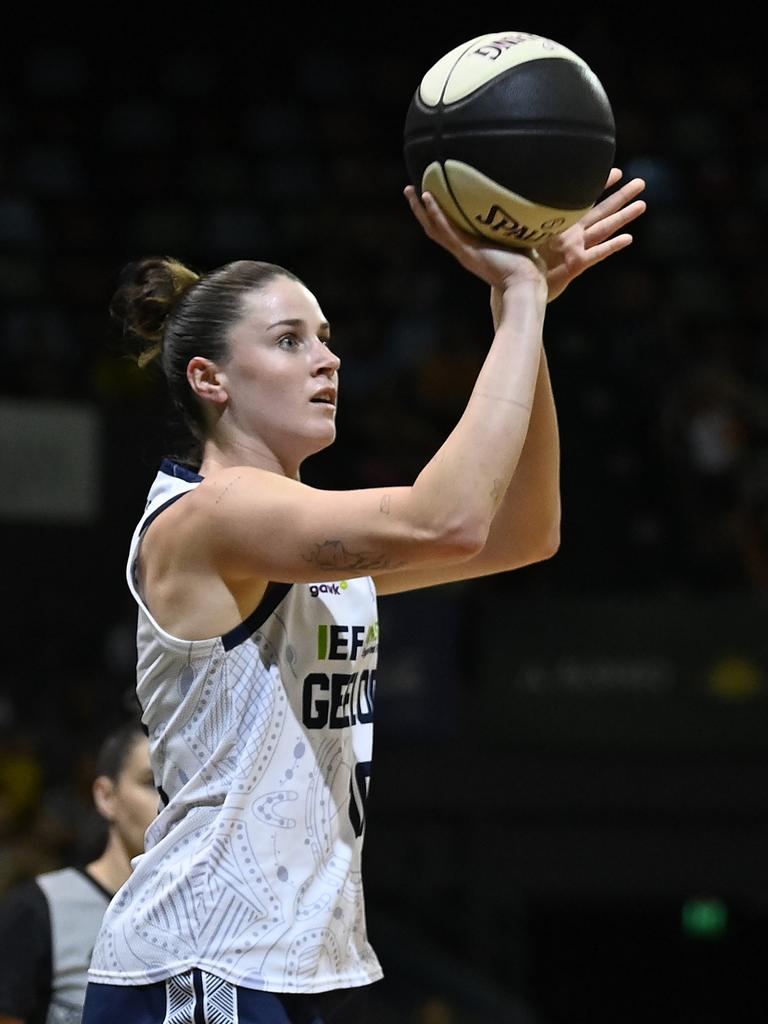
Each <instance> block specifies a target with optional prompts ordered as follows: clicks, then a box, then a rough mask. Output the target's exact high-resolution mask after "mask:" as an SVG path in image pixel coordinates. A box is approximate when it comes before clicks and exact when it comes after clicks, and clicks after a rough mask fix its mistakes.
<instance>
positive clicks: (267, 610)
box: [221, 583, 293, 651]
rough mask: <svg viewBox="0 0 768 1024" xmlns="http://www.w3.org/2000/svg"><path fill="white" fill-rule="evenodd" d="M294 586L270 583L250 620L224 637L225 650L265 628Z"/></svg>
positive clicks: (249, 617) (246, 620)
mask: <svg viewBox="0 0 768 1024" xmlns="http://www.w3.org/2000/svg"><path fill="white" fill-rule="evenodd" d="M292 586H293V584H292V583H268V584H267V589H266V591H265V593H264V597H263V598H262V600H261V601H260V602H259V604H258V606H257V607H256V608H254V610H253V611H252V612H251V614H250V615H249V616H248V618H247V619H245V621H243V622H241V623H240V625H239V626H235V628H234V629H230V631H229V632H228V633H225V634H224V635H223V636H222V638H221V642H222V644H223V645H224V650H225V651H231V650H232V649H233V648H234V647H237V646H238V645H239V644H241V643H242V642H243V641H244V640H247V639H248V637H249V636H251V634H253V633H255V632H256V630H257V629H258V628H259V626H263V625H264V623H265V622H266V621H267V619H268V618H269V616H270V615H271V614H272V612H273V611H274V610H275V608H277V606H278V605H279V604H280V602H281V601H282V600H283V598H284V597H285V595H286V594H287V593H288V591H289V590H290V589H291V587H292Z"/></svg>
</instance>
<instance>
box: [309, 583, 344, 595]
mask: <svg viewBox="0 0 768 1024" xmlns="http://www.w3.org/2000/svg"><path fill="white" fill-rule="evenodd" d="M348 586H349V584H348V583H347V581H346V580H342V581H341V583H310V585H309V593H310V595H311V596H312V597H319V596H320V595H321V594H340V593H341V592H342V590H346V589H347V587H348Z"/></svg>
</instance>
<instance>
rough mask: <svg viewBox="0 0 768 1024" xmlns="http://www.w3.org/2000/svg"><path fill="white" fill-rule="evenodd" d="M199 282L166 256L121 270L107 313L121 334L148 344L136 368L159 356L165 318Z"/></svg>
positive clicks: (190, 271) (193, 275) (184, 268)
mask: <svg viewBox="0 0 768 1024" xmlns="http://www.w3.org/2000/svg"><path fill="white" fill-rule="evenodd" d="M199 280H200V275H199V274H197V273H195V271H194V270H190V269H189V267H186V266H184V264H183V263H180V262H179V261H178V260H176V259H173V258H172V257H168V256H148V257H146V258H144V259H142V260H139V261H138V262H136V263H129V264H128V265H127V266H126V267H125V268H124V269H123V272H122V274H121V276H120V286H119V287H118V289H117V291H116V292H115V294H114V296H113V298H112V302H111V303H110V307H109V309H110V313H111V315H112V316H113V317H114V318H115V319H116V320H117V321H119V322H120V323H121V324H122V327H123V332H124V333H125V334H132V335H135V336H136V337H138V338H141V339H143V340H144V341H148V342H150V343H151V344H150V346H149V348H144V349H143V350H142V351H141V352H140V353H139V356H138V363H139V366H146V365H147V363H149V362H151V361H152V360H153V359H155V358H156V357H157V356H158V355H160V353H161V352H162V349H163V335H164V332H165V325H166V323H167V320H168V317H169V316H170V314H171V313H172V312H173V311H174V309H175V308H176V307H177V306H178V304H179V302H180V300H181V299H182V298H183V297H184V296H185V295H186V293H187V292H188V291H189V289H190V288H191V287H192V285H194V284H196V283H197V282H198V281H199Z"/></svg>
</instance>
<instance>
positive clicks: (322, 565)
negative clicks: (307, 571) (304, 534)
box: [302, 540, 405, 572]
mask: <svg viewBox="0 0 768 1024" xmlns="http://www.w3.org/2000/svg"><path fill="white" fill-rule="evenodd" d="M302 557H303V559H304V561H305V562H311V563H312V564H313V565H316V566H317V567H318V569H324V570H328V569H346V570H350V569H352V570H357V571H358V572H360V571H362V570H366V569H399V568H400V567H401V566H402V565H405V562H398V563H394V564H393V563H392V562H390V560H389V559H388V558H386V557H385V556H384V555H380V554H377V553H376V552H375V551H348V550H347V549H346V548H345V547H344V544H343V543H342V542H341V541H340V540H326V541H324V542H323V543H322V544H315V546H314V548H313V549H312V551H311V552H310V554H309V555H302Z"/></svg>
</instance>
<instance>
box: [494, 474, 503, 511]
mask: <svg viewBox="0 0 768 1024" xmlns="http://www.w3.org/2000/svg"><path fill="white" fill-rule="evenodd" d="M503 497H504V489H503V487H502V483H501V480H494V481H493V487H492V488H491V501H492V502H493V504H494V505H498V504H499V502H500V501H501V499H502V498H503Z"/></svg>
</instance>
